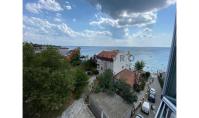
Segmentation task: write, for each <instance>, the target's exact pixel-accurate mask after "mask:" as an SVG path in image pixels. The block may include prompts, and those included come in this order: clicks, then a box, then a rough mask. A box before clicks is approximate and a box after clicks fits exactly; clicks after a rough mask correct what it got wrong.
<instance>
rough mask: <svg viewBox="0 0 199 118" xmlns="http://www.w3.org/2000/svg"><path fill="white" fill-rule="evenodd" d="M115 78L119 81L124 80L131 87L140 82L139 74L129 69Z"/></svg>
mask: <svg viewBox="0 0 199 118" xmlns="http://www.w3.org/2000/svg"><path fill="white" fill-rule="evenodd" d="M114 78H115V79H117V80H124V81H125V82H126V83H127V84H128V85H129V86H131V87H133V85H134V84H135V83H137V82H138V74H137V73H136V72H135V71H132V70H128V69H124V70H122V71H120V72H119V73H117V74H116V75H115V76H114Z"/></svg>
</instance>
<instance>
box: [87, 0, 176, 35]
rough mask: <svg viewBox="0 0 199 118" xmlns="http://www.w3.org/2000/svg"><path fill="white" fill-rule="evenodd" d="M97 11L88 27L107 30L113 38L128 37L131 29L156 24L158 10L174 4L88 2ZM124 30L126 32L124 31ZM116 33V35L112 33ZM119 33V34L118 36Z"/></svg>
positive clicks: (161, 0) (167, 0)
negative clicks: (128, 30) (115, 36)
mask: <svg viewBox="0 0 199 118" xmlns="http://www.w3.org/2000/svg"><path fill="white" fill-rule="evenodd" d="M88 1H90V2H91V4H92V5H94V6H95V7H96V9H97V10H98V11H99V12H98V14H97V15H96V16H97V17H96V18H95V19H92V21H90V23H89V24H90V25H93V26H98V27H99V28H102V29H105V28H106V29H109V30H110V31H111V32H112V34H113V36H114V35H115V34H116V35H117V36H120V35H121V38H123V37H124V36H127V35H128V32H127V29H128V28H131V27H136V28H141V29H143V28H145V27H150V26H152V25H153V24H155V23H156V20H157V12H158V10H160V9H163V8H165V7H168V6H170V5H172V4H175V0H148V1H145V0H133V1H132V0H126V1H125V2H124V1H122V0H119V1H115V0H88ZM125 30H126V31H125ZM115 31H117V33H114V32H115ZM118 33H119V34H118Z"/></svg>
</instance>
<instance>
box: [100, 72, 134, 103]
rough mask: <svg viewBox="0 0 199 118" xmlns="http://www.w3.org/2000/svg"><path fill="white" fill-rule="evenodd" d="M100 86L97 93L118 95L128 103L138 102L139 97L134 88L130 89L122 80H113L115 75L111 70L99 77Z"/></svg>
mask: <svg viewBox="0 0 199 118" xmlns="http://www.w3.org/2000/svg"><path fill="white" fill-rule="evenodd" d="M98 81H99V83H98V85H97V87H96V92H99V91H103V92H107V93H109V94H110V95H113V94H114V93H117V94H118V95H120V96H121V97H122V98H123V99H124V100H125V101H126V102H127V103H130V104H132V103H133V102H135V101H137V96H136V95H135V92H134V91H133V88H132V87H130V86H129V85H128V84H126V83H125V82H124V81H122V80H115V81H114V78H113V73H112V71H111V70H109V69H108V70H106V71H105V72H104V73H102V74H100V75H99V76H98Z"/></svg>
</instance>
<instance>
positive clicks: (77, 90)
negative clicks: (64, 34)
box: [23, 43, 88, 118]
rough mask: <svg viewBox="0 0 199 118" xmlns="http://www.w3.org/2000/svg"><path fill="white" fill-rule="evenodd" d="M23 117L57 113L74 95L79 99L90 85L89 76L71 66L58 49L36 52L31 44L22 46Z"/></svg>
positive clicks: (51, 48)
mask: <svg viewBox="0 0 199 118" xmlns="http://www.w3.org/2000/svg"><path fill="white" fill-rule="evenodd" d="M23 63H24V65H23V107H24V117H30V118H31V117H36V116H39V114H41V113H43V112H48V111H53V110H58V109H59V108H61V107H62V106H63V104H64V103H65V102H66V101H67V100H68V98H69V95H71V93H73V92H74V94H75V96H80V94H81V93H82V89H83V88H84V87H85V86H86V85H87V80H88V77H87V75H86V74H85V73H84V72H83V71H82V70H79V69H77V68H74V67H72V66H70V64H69V63H67V62H66V61H65V60H64V57H62V56H61V55H60V54H59V53H58V51H57V49H56V48H53V47H51V46H49V47H48V48H47V49H46V50H44V51H42V52H41V53H34V49H33V46H32V44H28V43H24V44H23Z"/></svg>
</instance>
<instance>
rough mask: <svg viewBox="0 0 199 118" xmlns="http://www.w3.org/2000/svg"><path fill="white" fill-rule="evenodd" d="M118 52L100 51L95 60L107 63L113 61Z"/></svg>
mask: <svg viewBox="0 0 199 118" xmlns="http://www.w3.org/2000/svg"><path fill="white" fill-rule="evenodd" d="M117 54H118V51H116V50H113V51H102V52H100V53H99V54H98V55H97V58H99V59H102V60H107V61H113V58H114V57H116V55H117Z"/></svg>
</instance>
